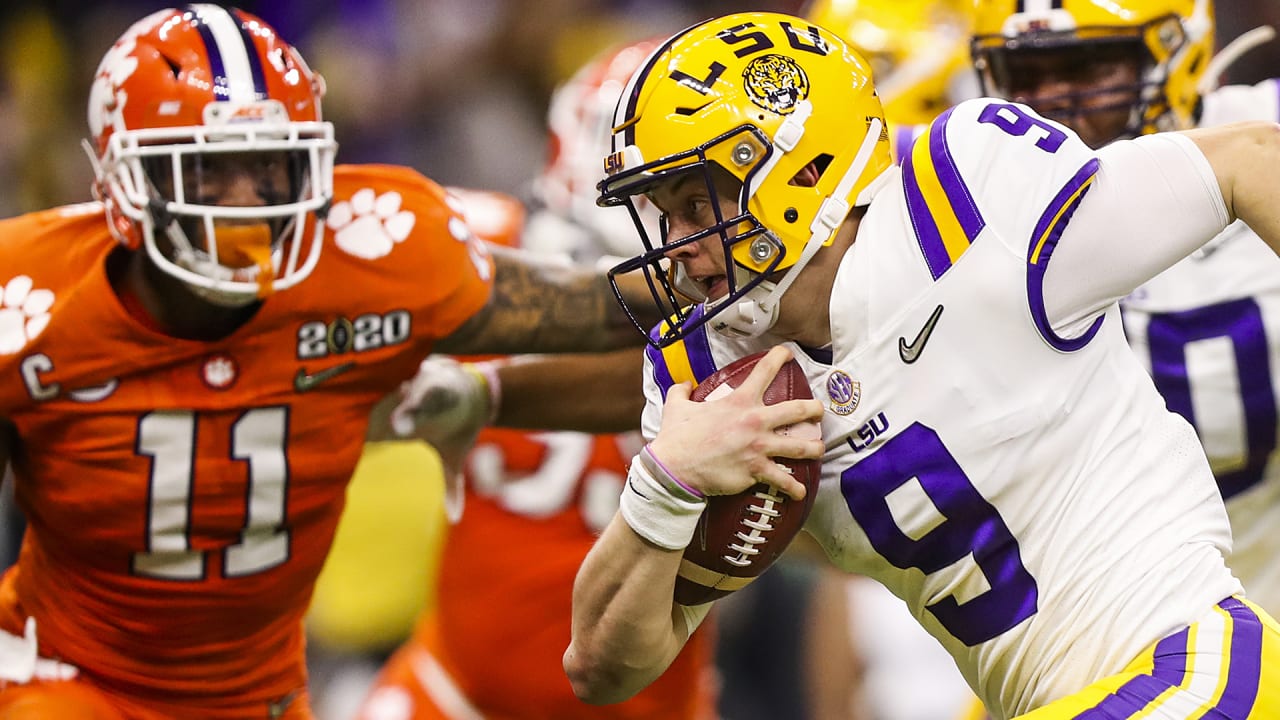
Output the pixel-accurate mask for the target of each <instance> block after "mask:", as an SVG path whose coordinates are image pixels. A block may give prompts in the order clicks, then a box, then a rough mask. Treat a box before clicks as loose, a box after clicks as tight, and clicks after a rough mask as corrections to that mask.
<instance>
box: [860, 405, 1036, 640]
mask: <svg viewBox="0 0 1280 720" xmlns="http://www.w3.org/2000/svg"><path fill="white" fill-rule="evenodd" d="M912 479H914V480H917V481H918V482H919V484H920V487H921V488H922V489H923V490H924V492H925V494H926V495H928V497H929V500H930V501H932V503H933V505H934V506H935V507H936V508H937V509H938V512H939V513H941V514H942V516H943V518H944V519H943V520H942V521H941V522H940V523H938V524H936V525H935V526H934V527H932V528H931V529H929V530H928V531H927V532H925V533H924V534H923V535H920V536H919V537H916V538H912V537H909V536H908V535H907V534H906V533H904V532H903V530H902V529H901V528H900V527H899V526H898V523H897V522H896V521H895V520H894V517H893V513H892V511H891V510H890V508H889V503H888V501H887V499H886V498H887V497H888V496H889V494H890V493H892V492H893V491H894V490H897V489H898V488H900V487H902V486H903V485H905V484H906V483H907V482H908V481H910V480H912ZM840 490H841V492H842V493H844V497H845V501H846V502H847V503H848V504H849V511H850V512H852V513H853V517H854V519H856V520H857V521H858V524H859V525H861V526H862V528H863V530H864V531H865V532H866V533H867V537H868V539H870V541H871V545H872V546H873V547H874V548H875V549H876V552H878V553H880V554H881V555H883V556H884V558H885V559H886V560H888V561H889V562H891V563H893V565H895V566H896V567H899V568H916V569H918V570H920V571H921V572H924V573H925V574H929V573H935V572H938V571H939V570H942V569H943V568H946V567H948V566H950V565H952V564H954V563H956V562H958V561H960V560H962V559H964V558H965V557H966V556H969V555H972V556H973V560H974V562H975V563H977V565H978V568H979V569H981V570H982V573H983V574H984V575H985V576H986V579H987V583H988V585H989V586H990V588H991V589H990V590H987V591H986V592H984V593H982V594H981V595H978V596H976V597H973V598H971V599H969V600H968V601H966V602H964V603H963V604H961V603H959V602H958V601H957V600H956V599H955V598H954V597H951V596H948V597H944V598H942V599H940V600H938V601H937V602H935V603H933V604H932V605H927V606H926V607H925V609H927V610H928V611H929V612H930V613H932V614H933V616H934V617H935V618H937V620H938V622H939V623H941V624H942V626H943V627H944V628H946V629H947V632H949V633H951V634H952V635H953V636H955V637H956V638H957V639H958V640H960V641H961V642H963V643H964V644H965V645H970V646H972V645H977V644H978V643H981V642H985V641H987V640H990V639H992V638H994V637H996V636H998V635H1000V634H1001V633H1003V632H1005V631H1006V630H1008V629H1010V628H1012V627H1013V626H1015V625H1017V624H1018V623H1020V622H1022V621H1023V620H1026V619H1027V618H1029V617H1031V616H1032V615H1034V614H1036V610H1037V601H1038V598H1039V591H1038V589H1037V587H1036V581H1035V578H1033V577H1032V576H1031V573H1029V572H1027V569H1026V568H1025V567H1024V566H1023V564H1022V556H1021V554H1020V552H1019V550H1018V541H1017V540H1016V539H1015V538H1014V537H1013V534H1012V533H1011V532H1010V531H1009V528H1008V526H1006V525H1005V523H1004V520H1003V519H1001V517H1000V514H999V513H998V512H996V509H995V508H994V507H992V506H991V504H990V503H988V502H987V500H986V498H984V497H982V495H981V493H979V492H978V490H977V488H975V487H974V486H973V483H971V482H969V478H968V477H966V476H965V474H964V471H963V470H961V468H960V465H959V464H958V463H956V461H955V458H953V457H951V453H950V452H949V451H948V450H947V448H946V447H945V446H944V445H943V444H942V440H941V439H940V438H939V437H938V434H937V433H935V432H934V431H933V430H932V429H930V428H928V427H925V426H924V425H921V424H920V423H914V424H912V425H911V426H910V427H908V428H907V429H906V430H904V431H903V432H901V433H899V434H898V435H896V436H894V437H893V438H891V439H890V440H889V441H888V442H886V443H885V444H884V445H883V446H882V447H880V448H879V449H878V450H876V451H875V452H874V453H872V454H871V455H869V456H868V457H867V458H865V459H864V460H862V461H861V462H859V463H858V464H857V465H855V466H853V467H851V468H849V469H848V470H845V471H844V473H843V474H842V475H841V476H840Z"/></svg>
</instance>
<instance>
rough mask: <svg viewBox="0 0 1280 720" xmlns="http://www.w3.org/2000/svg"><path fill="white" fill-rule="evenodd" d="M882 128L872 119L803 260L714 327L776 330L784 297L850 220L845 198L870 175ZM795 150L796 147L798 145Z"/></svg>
mask: <svg viewBox="0 0 1280 720" xmlns="http://www.w3.org/2000/svg"><path fill="white" fill-rule="evenodd" d="M881 128H882V123H881V120H880V119H879V118H872V119H871V124H870V126H869V127H868V128H867V134H866V135H865V136H864V137H863V138H862V145H861V146H860V147H859V148H858V154H857V155H855V156H854V158H853V162H852V163H851V164H850V165H849V169H848V170H846V171H845V173H844V175H843V176H842V177H841V178H840V182H838V183H836V187H835V189H834V190H832V191H831V194H830V195H828V196H827V197H826V199H824V200H823V201H822V205H821V206H819V207H818V212H817V214H816V215H815V216H814V218H813V222H812V223H810V224H809V240H808V241H807V242H806V243H805V246H804V249H803V250H801V251H800V257H799V258H798V259H797V260H796V262H795V264H794V265H792V266H791V267H789V268H787V270H786V271H785V272H784V273H783V275H782V278H781V279H780V280H778V282H776V283H771V282H763V283H761V284H760V285H758V286H756V287H755V288H754V289H752V290H751V291H750V292H748V293H747V294H746V296H744V297H743V298H742V299H741V300H740V301H739V302H738V303H737V304H736V305H735V306H734V307H732V308H726V309H725V314H729V313H732V314H733V317H726V318H722V319H720V321H719V322H716V323H714V327H715V328H716V329H717V330H720V331H721V332H724V331H726V330H728V331H730V333H729V334H736V335H745V336H748V337H754V336H756V335H760V334H761V333H763V332H766V331H767V330H769V328H771V327H773V324H774V322H776V321H777V317H778V303H779V301H781V300H782V296H783V294H784V293H786V291H787V289H788V288H790V287H791V284H792V283H794V282H795V280H796V278H797V277H798V276H799V275H800V271H801V270H803V269H804V268H805V266H806V265H808V264H809V261H810V260H812V259H813V256H814V255H815V254H817V252H818V249H819V248H821V247H823V246H824V245H826V244H827V243H828V242H829V241H830V240H831V238H832V236H834V235H835V232H836V230H838V229H839V228H840V225H841V224H843V223H844V220H845V218H846V217H848V216H849V210H850V209H851V208H850V206H849V202H848V201H847V200H845V198H846V197H848V196H849V193H850V192H852V190H853V185H854V183H856V182H857V181H858V178H860V177H862V173H863V172H865V171H866V169H867V163H869V162H871V154H872V153H873V152H874V151H875V147H876V143H878V142H880V130H881ZM779 134H781V130H780V131H779ZM791 147H795V145H794V143H792V145H791ZM871 195H872V194H869V193H866V192H863V193H860V194H859V196H858V197H857V199H856V203H857V204H858V205H865V204H866V203H868V202H870V201H871Z"/></svg>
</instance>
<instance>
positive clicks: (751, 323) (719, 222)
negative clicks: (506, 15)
mask: <svg viewBox="0 0 1280 720" xmlns="http://www.w3.org/2000/svg"><path fill="white" fill-rule="evenodd" d="M612 149H613V152H612V153H611V154H610V155H608V156H607V157H606V158H605V173H606V177H605V179H604V180H603V181H601V182H600V184H599V185H598V188H599V189H600V192H601V195H600V200H599V203H600V204H601V205H625V206H626V207H627V208H628V209H629V210H630V212H631V216H632V220H633V222H634V223H635V224H636V227H637V229H638V230H639V232H640V235H641V239H642V240H643V241H644V244H645V247H646V249H647V252H645V253H644V254H642V255H640V256H639V257H636V258H633V259H631V260H630V261H627V262H624V263H621V264H619V265H618V266H616V267H615V268H613V270H611V271H610V277H611V279H613V280H614V281H615V292H616V293H617V295H618V298H619V300H620V301H621V300H622V293H620V292H617V286H616V278H617V276H618V275H621V274H625V273H629V272H633V271H637V270H643V271H644V272H645V273H646V275H647V277H648V280H649V286H650V289H651V290H652V291H653V297H654V300H655V302H656V303H657V304H658V307H659V309H660V310H661V311H662V312H663V314H664V316H666V317H671V318H672V320H671V321H670V322H668V323H667V324H666V325H664V327H663V328H662V329H661V330H660V331H659V332H656V333H654V335H652V336H650V337H649V341H650V343H651V344H653V345H655V346H657V347H664V346H666V345H669V344H671V343H673V342H675V341H677V340H679V339H681V338H683V337H684V336H685V335H687V334H688V333H689V332H691V331H692V330H694V329H695V328H697V327H700V326H701V325H702V324H703V323H706V322H708V321H711V322H712V326H713V327H714V328H716V329H717V330H721V331H725V332H729V333H730V334H738V335H757V334H759V333H761V332H764V331H765V330H767V329H768V328H769V327H771V326H772V324H773V322H774V320H775V319H776V313H777V301H778V299H779V298H780V297H781V295H782V293H783V292H784V291H785V290H786V288H787V287H788V286H789V285H790V284H791V282H792V280H794V277H795V275H796V274H797V273H798V272H799V271H800V269H801V268H803V266H804V265H805V264H806V263H807V262H808V261H809V259H810V258H811V257H812V256H813V253H814V252H816V251H817V249H818V248H819V247H821V246H823V245H828V244H830V242H831V240H832V237H833V236H834V233H835V230H836V229H837V228H838V227H840V225H841V223H843V221H844V219H845V217H846V216H847V215H848V214H849V211H850V209H851V208H852V207H854V206H856V205H862V204H866V203H867V202H869V198H870V192H868V186H869V185H871V184H872V182H873V181H874V180H875V179H876V178H878V177H880V176H881V175H882V174H883V172H884V171H885V170H886V169H887V168H889V167H890V165H891V164H892V163H891V160H890V157H889V138H888V132H887V131H886V129H885V124H884V111H883V109H882V108H881V105H880V100H879V98H878V97H877V96H876V91H875V87H874V86H873V85H872V81H871V70H870V67H869V66H868V64H867V62H866V60H864V59H863V58H862V57H860V56H859V55H858V54H857V53H856V52H855V51H854V50H852V49H851V48H849V46H848V45H847V44H846V43H845V42H844V41H843V40H841V39H840V38H839V37H838V36H837V35H836V34H835V33H832V32H831V31H830V30H827V29H825V28H821V27H818V26H816V25H814V24H812V23H810V22H808V21H807V20H804V19H802V18H798V17H792V16H789V15H783V14H778V13H738V14H734V15H728V16H724V17H721V18H717V19H713V20H709V21H706V22H703V23H700V24H698V25H694V26H693V27H691V28H688V29H686V30H684V31H682V32H680V33H677V34H676V35H675V36H673V37H671V38H670V39H668V40H667V41H666V42H664V43H663V44H661V45H659V46H658V47H657V48H656V49H655V50H654V52H653V53H652V54H651V55H650V56H649V57H648V58H647V59H646V60H645V61H644V62H643V63H641V65H640V68H639V70H637V71H636V73H635V74H633V75H632V76H631V79H630V80H629V81H628V83H627V85H626V87H625V88H624V89H623V92H622V96H621V97H620V98H619V100H618V107H617V111H616V113H615V115H614V123H613V138H612ZM810 165H812V166H814V168H815V169H816V170H817V171H818V175H819V177H818V180H817V182H816V183H815V184H812V185H805V184H798V183H797V184H793V183H792V182H791V181H792V179H793V178H795V177H796V176H797V175H798V174H800V173H801V171H803V170H805V169H806V168H808V167H809V166H810ZM715 168H719V169H720V170H722V171H724V172H727V173H728V174H729V175H731V176H732V177H733V179H734V180H736V181H737V183H740V186H738V185H735V187H733V188H730V189H729V190H728V191H726V190H725V189H724V188H721V192H720V193H719V194H722V195H723V194H729V195H735V194H736V195H737V197H738V214H737V215H735V216H733V217H724V216H722V215H721V213H720V211H719V207H718V206H715V210H716V223H715V224H714V225H712V226H711V227H709V228H707V229H705V230H703V231H701V232H698V233H695V234H693V235H690V236H688V237H685V238H668V237H667V236H666V235H667V228H666V225H665V223H662V222H661V221H659V223H658V225H659V227H658V230H657V235H658V236H659V237H658V239H657V241H656V242H655V240H654V238H653V237H652V236H653V235H654V233H653V232H652V231H651V229H650V228H649V226H648V224H647V223H646V220H645V218H643V217H642V216H641V212H640V208H641V207H642V205H638V204H637V202H636V200H637V198H638V197H640V196H643V194H644V193H645V192H647V191H648V190H649V189H651V188H652V187H653V186H654V185H655V184H656V183H658V182H661V181H664V180H667V179H669V178H671V177H673V176H675V175H678V174H685V173H697V174H698V177H700V178H701V179H702V180H703V181H704V182H705V183H706V187H707V189H708V191H709V192H710V193H711V194H712V196H713V197H714V196H716V194H717V193H716V180H715V173H714V172H713V171H714V169H715ZM722 177H723V176H722ZM722 182H723V181H722ZM713 206H714V203H713ZM717 236H718V237H719V239H720V242H721V244H722V247H723V250H724V253H725V267H726V268H728V269H729V270H730V271H729V273H728V275H729V277H728V278H727V280H728V285H729V293H728V295H727V296H726V297H725V298H723V299H717V300H715V301H714V302H708V303H705V304H704V305H703V306H698V307H682V306H683V305H684V304H685V302H686V301H687V300H688V299H693V300H706V298H705V297H702V296H701V295H700V292H699V291H698V289H697V288H696V287H693V286H692V285H691V284H689V283H684V282H682V277H681V275H680V273H679V272H678V266H677V269H676V270H672V271H671V272H670V273H669V272H668V268H667V266H668V263H667V262H666V261H665V257H664V256H665V254H666V253H668V252H670V251H671V250H673V249H675V248H677V247H679V246H682V245H686V244H689V243H693V242H697V241H700V240H702V239H704V238H708V237H717ZM624 305H625V302H624ZM726 310H731V312H726ZM633 316H634V313H633ZM640 329H641V331H642V332H644V331H645V330H646V328H643V327H641V328H640Z"/></svg>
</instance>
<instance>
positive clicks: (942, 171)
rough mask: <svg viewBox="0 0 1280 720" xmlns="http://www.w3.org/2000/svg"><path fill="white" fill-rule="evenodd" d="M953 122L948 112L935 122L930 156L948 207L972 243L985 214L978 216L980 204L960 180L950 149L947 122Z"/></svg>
mask: <svg viewBox="0 0 1280 720" xmlns="http://www.w3.org/2000/svg"><path fill="white" fill-rule="evenodd" d="M950 119H951V110H950V109H949V110H947V111H946V112H944V113H942V115H941V116H939V117H938V119H937V120H935V121H933V126H932V127H931V128H930V129H929V156H930V157H931V158H932V159H933V171H934V172H935V173H937V174H938V182H939V184H941V185H942V190H943V192H945V193H946V194H947V203H948V204H949V205H951V211H952V212H954V213H955V214H956V220H958V221H959V222H960V227H961V228H962V229H963V230H964V234H965V237H966V238H968V240H969V242H970V243H972V242H973V241H974V240H975V239H977V237H978V233H980V232H982V229H983V228H984V227H986V225H987V223H986V221H985V220H983V219H982V213H980V212H978V204H977V203H975V202H974V201H973V195H972V194H971V193H970V192H969V187H968V186H967V185H965V184H964V178H962V177H960V170H959V168H957V167H956V161H955V158H953V157H952V156H951V148H950V147H949V146H948V145H947V121H948V120H950Z"/></svg>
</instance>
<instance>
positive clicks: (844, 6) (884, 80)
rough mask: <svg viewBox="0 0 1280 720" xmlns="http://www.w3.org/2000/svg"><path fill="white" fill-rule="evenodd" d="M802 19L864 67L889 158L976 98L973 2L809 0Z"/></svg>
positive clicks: (960, 0) (941, 0)
mask: <svg viewBox="0 0 1280 720" xmlns="http://www.w3.org/2000/svg"><path fill="white" fill-rule="evenodd" d="M804 17H805V19H807V20H810V21H812V22H814V23H817V24H818V25H821V26H822V27H826V28H830V29H831V30H832V31H833V32H835V33H836V34H838V35H840V36H841V37H842V38H843V39H844V40H845V42H847V43H849V45H850V46H852V47H853V48H854V49H855V50H857V51H858V52H859V53H861V54H862V56H863V57H865V58H866V59H867V62H869V63H870V64H871V71H872V76H873V77H875V78H876V90H877V92H878V93H879V94H880V101H881V103H883V104H884V114H885V120H886V121H887V122H888V125H889V132H890V135H891V137H890V139H891V140H892V141H893V143H894V145H893V147H894V148H895V151H896V149H897V148H899V147H907V146H908V145H909V144H910V141H911V139H912V138H914V137H915V135H916V134H917V133H919V132H922V131H923V127H922V126H924V125H928V124H929V123H930V122H932V121H933V119H934V118H936V117H937V116H939V115H941V114H942V111H943V110H946V109H947V108H949V107H951V106H952V105H955V104H956V103H958V102H960V101H962V100H968V99H969V98H973V97H977V96H978V83H977V81H976V80H975V78H974V75H973V65H972V64H971V63H970V62H969V39H970V37H971V36H972V33H973V0H812V1H811V2H810V3H809V4H808V6H807V7H806V9H805V12H804Z"/></svg>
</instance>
